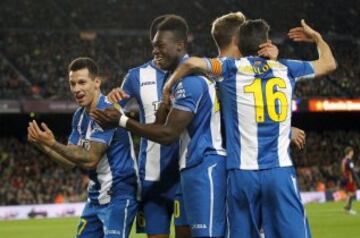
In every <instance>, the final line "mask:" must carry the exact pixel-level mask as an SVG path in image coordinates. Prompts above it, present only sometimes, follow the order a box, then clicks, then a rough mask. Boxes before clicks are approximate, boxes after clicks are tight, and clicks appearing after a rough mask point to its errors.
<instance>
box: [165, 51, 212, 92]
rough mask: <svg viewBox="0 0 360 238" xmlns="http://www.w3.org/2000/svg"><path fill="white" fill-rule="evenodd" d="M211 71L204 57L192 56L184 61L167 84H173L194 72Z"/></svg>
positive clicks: (205, 72) (204, 72)
mask: <svg viewBox="0 0 360 238" xmlns="http://www.w3.org/2000/svg"><path fill="white" fill-rule="evenodd" d="M208 71H209V69H208V66H207V63H206V61H205V60H204V59H202V58H198V57H190V58H189V59H188V60H186V61H185V62H184V63H182V64H180V65H179V66H178V67H177V69H176V70H175V71H174V73H173V74H172V75H171V76H170V78H169V81H168V83H167V85H168V86H169V87H170V86H173V85H175V84H176V83H178V82H179V80H180V79H181V78H183V77H185V76H187V75H190V74H194V73H203V74H207V73H208Z"/></svg>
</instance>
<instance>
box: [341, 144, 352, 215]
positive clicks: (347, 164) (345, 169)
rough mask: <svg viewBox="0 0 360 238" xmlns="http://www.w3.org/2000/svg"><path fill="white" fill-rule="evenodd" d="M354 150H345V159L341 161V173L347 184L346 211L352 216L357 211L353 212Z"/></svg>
mask: <svg viewBox="0 0 360 238" xmlns="http://www.w3.org/2000/svg"><path fill="white" fill-rule="evenodd" d="M353 156H354V149H353V148H352V147H350V146H349V147H346V148H345V157H344V158H343V159H342V161H341V171H342V174H343V179H344V182H345V191H346V195H347V198H346V204H345V206H344V209H345V211H346V212H347V213H348V214H350V215H355V214H356V211H354V210H352V201H353V200H354V199H355V198H356V179H355V176H356V172H355V171H354V162H353Z"/></svg>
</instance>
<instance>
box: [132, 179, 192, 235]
mask: <svg viewBox="0 0 360 238" xmlns="http://www.w3.org/2000/svg"><path fill="white" fill-rule="evenodd" d="M179 189H180V186H179V182H178V181H176V182H174V181H171V180H170V181H166V182H163V181H161V182H150V181H143V182H142V194H141V202H140V204H139V209H138V213H137V216H136V231H137V233H146V234H148V235H158V234H169V233H170V224H171V219H172V215H173V213H174V206H176V205H180V204H181V203H182V198H181V193H179V191H178V190H179ZM176 199H177V202H175V203H174V201H175V200H176ZM175 208H176V207H175ZM177 211H178V210H175V212H177ZM184 216H185V213H184V212H181V211H180V213H176V214H174V217H175V224H176V225H186V224H187V223H186V219H185V218H183V217H184Z"/></svg>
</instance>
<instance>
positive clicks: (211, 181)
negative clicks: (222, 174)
mask: <svg viewBox="0 0 360 238" xmlns="http://www.w3.org/2000/svg"><path fill="white" fill-rule="evenodd" d="M216 165H217V164H214V165H212V166H210V167H209V168H208V176H209V181H210V221H209V236H210V237H212V234H213V219H214V182H213V178H212V170H213V168H214V167H216Z"/></svg>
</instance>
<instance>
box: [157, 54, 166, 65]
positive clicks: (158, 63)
mask: <svg viewBox="0 0 360 238" xmlns="http://www.w3.org/2000/svg"><path fill="white" fill-rule="evenodd" d="M154 61H155V63H156V64H157V65H163V64H164V62H165V59H164V58H163V57H159V56H155V57H154Z"/></svg>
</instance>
